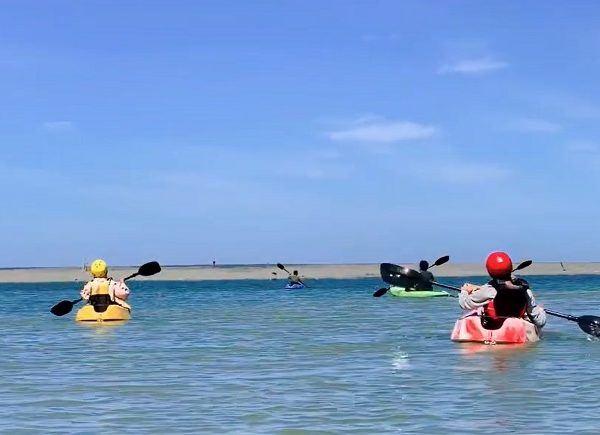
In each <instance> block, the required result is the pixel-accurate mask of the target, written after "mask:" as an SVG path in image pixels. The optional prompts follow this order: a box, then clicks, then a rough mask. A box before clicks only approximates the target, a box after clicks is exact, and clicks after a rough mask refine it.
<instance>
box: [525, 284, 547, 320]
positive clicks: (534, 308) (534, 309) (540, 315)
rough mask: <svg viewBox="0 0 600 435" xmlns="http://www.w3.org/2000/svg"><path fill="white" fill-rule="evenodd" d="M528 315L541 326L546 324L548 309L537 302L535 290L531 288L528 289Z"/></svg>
mask: <svg viewBox="0 0 600 435" xmlns="http://www.w3.org/2000/svg"><path fill="white" fill-rule="evenodd" d="M527 317H529V320H531V321H532V322H533V323H534V324H535V325H536V326H538V327H540V328H543V327H544V325H545V324H546V311H544V309H543V308H542V307H540V306H539V305H537V304H536V303H535V298H534V297H533V292H532V291H531V290H529V289H528V290H527Z"/></svg>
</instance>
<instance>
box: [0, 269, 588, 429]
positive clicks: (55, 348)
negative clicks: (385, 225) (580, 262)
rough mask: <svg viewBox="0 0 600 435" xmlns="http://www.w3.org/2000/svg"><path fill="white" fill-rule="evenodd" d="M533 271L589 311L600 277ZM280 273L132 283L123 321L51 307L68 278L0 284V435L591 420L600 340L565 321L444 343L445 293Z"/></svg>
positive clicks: (568, 302)
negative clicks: (534, 339) (530, 338)
mask: <svg viewBox="0 0 600 435" xmlns="http://www.w3.org/2000/svg"><path fill="white" fill-rule="evenodd" d="M440 280H441V279H440ZM447 281H450V282H451V283H457V284H458V283H460V281H461V280H458V279H456V280H454V281H453V280H447ZM530 282H531V283H532V285H533V286H534V288H535V289H536V296H537V299H538V301H539V302H540V303H544V304H546V306H549V307H550V306H552V307H557V308H560V310H561V311H564V312H569V313H573V314H577V315H582V314H598V313H599V312H600V308H599V309H598V310H596V309H595V307H600V304H598V300H599V299H600V294H599V293H597V289H598V288H600V278H596V277H586V278H581V279H580V278H577V279H575V280H574V281H573V284H572V283H571V282H570V281H569V278H567V277H556V278H544V277H533V278H532V279H531V280H530ZM280 285H281V283H278V282H277V281H244V282H233V281H231V282H196V283H189V282H165V283H160V282H134V283H132V285H131V287H132V292H133V295H132V298H131V303H132V305H133V307H134V309H133V312H132V319H131V320H130V321H127V322H123V323H120V324H115V323H105V324H101V325H98V324H85V323H82V324H78V323H75V322H74V321H73V318H74V313H71V314H69V315H67V316H65V317H55V316H52V315H51V314H50V313H49V312H48V309H49V308H50V307H51V306H52V305H53V304H54V303H56V302H57V301H59V300H61V299H66V298H69V297H71V296H76V294H77V291H78V289H77V288H74V287H73V285H72V284H70V283H65V284H49V285H40V284H35V285H33V284H32V285H0V291H2V292H3V294H4V295H11V296H10V297H5V298H4V303H3V304H0V328H1V330H2V334H0V349H1V351H0V386H1V387H0V433H10V434H12V433H109V434H110V433H114V434H139V433H169V432H174V433H218V432H228V433H268V434H271V433H318V432H319V431H322V432H324V433H347V432H351V433H365V434H372V433H378V434H379V433H398V432H404V433H485V432H490V431H491V430H493V431H494V432H498V433H515V432H518V433H540V434H542V433H543V434H548V433H559V432H569V433H573V432H576V433H596V431H597V417H596V413H595V408H594V407H593V406H589V403H595V401H596V400H597V399H598V395H599V393H598V392H599V391H600V381H598V377H597V376H595V373H596V366H597V362H598V361H599V360H600V346H598V343H596V340H594V341H590V339H589V338H588V337H587V336H586V335H585V334H583V332H581V331H580V330H579V328H578V327H577V325H576V324H575V323H573V322H568V321H565V320H561V319H554V318H551V319H550V320H549V324H548V326H547V328H546V331H545V337H544V339H543V340H542V341H540V342H539V343H532V344H529V345H520V346H506V345H492V346H490V345H478V344H469V343H465V344H457V343H452V342H451V341H450V340H449V336H450V332H451V329H452V327H453V325H454V321H455V319H456V318H457V317H458V316H459V314H460V311H459V309H458V306H457V302H456V299H451V298H439V299H438V298H434V299H430V300H400V299H393V297H392V296H389V295H387V296H385V297H382V298H373V297H372V296H371V295H372V293H373V291H374V290H375V289H377V288H379V287H381V284H380V282H379V281H378V280H375V279H371V280H319V281H315V282H314V286H313V287H314V288H312V289H307V290H305V291H300V292H287V291H284V290H282V289H281V288H280ZM574 292H577V297H573V294H574ZM590 307H592V308H590ZM19 431H21V432H19ZM302 431H304V432H302Z"/></svg>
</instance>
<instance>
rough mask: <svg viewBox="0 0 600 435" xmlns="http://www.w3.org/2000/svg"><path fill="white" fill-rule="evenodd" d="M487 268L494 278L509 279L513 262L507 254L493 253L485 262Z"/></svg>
mask: <svg viewBox="0 0 600 435" xmlns="http://www.w3.org/2000/svg"><path fill="white" fill-rule="evenodd" d="M485 268H486V269H487V271H488V273H489V274H490V276H491V277H492V278H496V279H508V278H510V274H511V273H512V269H513V265H512V260H511V259H510V257H509V256H508V254H507V253H506V252H492V253H491V254H490V255H488V258H487V260H485Z"/></svg>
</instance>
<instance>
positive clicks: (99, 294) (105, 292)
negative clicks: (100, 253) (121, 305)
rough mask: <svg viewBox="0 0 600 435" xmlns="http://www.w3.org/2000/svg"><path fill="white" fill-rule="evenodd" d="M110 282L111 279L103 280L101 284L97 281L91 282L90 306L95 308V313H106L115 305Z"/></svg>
mask: <svg viewBox="0 0 600 435" xmlns="http://www.w3.org/2000/svg"><path fill="white" fill-rule="evenodd" d="M110 281H111V280H110V279H102V281H99V282H98V281H97V280H96V279H93V280H92V281H91V284H92V288H91V290H90V304H92V305H93V306H94V311H96V312H98V313H102V312H104V311H106V309H107V308H108V306H109V305H113V304H115V302H114V301H113V300H112V299H111V297H110V292H109V288H110Z"/></svg>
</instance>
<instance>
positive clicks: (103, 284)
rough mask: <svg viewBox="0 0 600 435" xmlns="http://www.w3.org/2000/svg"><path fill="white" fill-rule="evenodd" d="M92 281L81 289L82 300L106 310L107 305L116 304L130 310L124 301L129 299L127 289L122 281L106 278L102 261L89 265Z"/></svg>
mask: <svg viewBox="0 0 600 435" xmlns="http://www.w3.org/2000/svg"><path fill="white" fill-rule="evenodd" d="M90 273H91V274H92V280H91V281H88V282H87V283H86V284H85V286H84V287H83V289H81V293H80V295H81V297H82V299H84V300H86V301H88V302H89V303H90V304H92V305H94V306H95V307H98V308H100V311H102V308H104V309H106V307H107V306H108V305H111V304H117V305H121V306H123V307H125V308H130V307H129V304H127V303H126V302H125V301H126V300H127V298H128V297H129V288H128V287H127V285H126V284H125V283H124V282H123V281H115V280H113V279H112V278H108V266H107V265H106V262H104V260H96V261H94V262H93V263H92V264H91V265H90Z"/></svg>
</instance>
